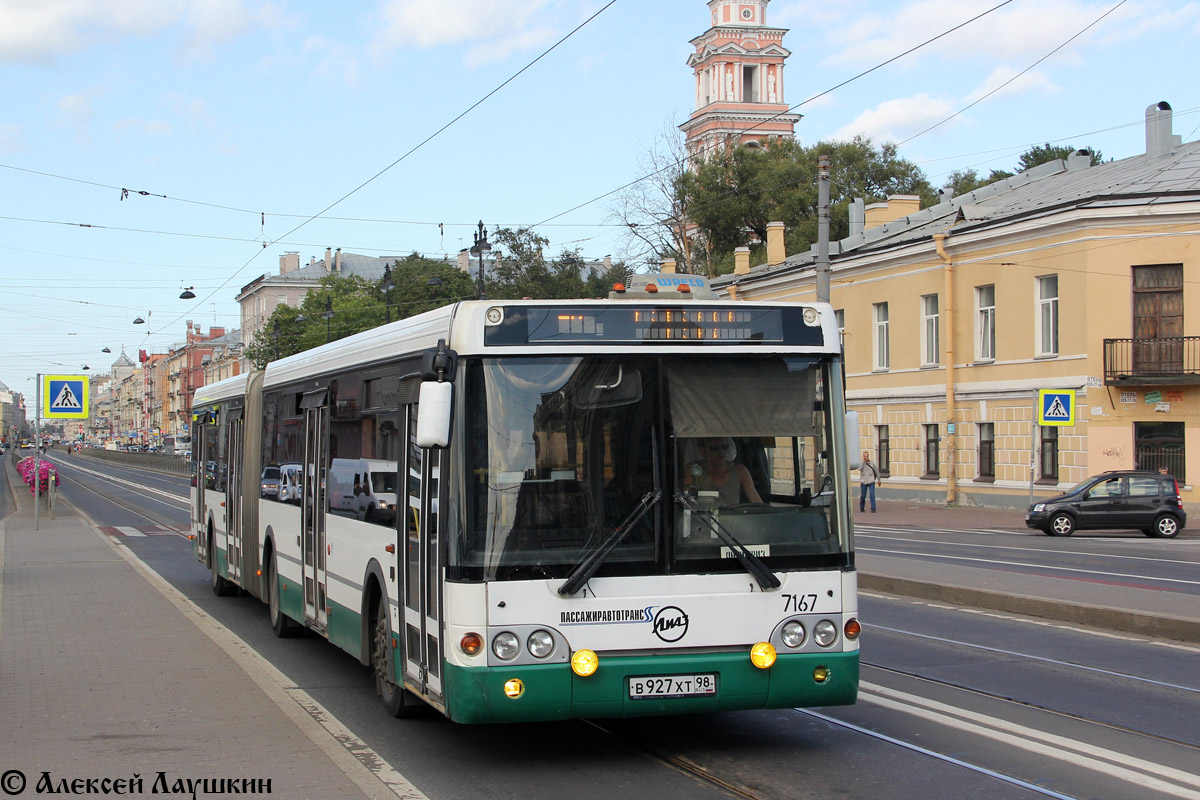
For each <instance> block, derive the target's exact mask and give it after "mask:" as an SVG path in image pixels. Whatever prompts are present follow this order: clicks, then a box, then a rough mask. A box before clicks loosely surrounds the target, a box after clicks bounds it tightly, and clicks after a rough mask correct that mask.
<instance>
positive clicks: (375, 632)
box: [371, 595, 424, 718]
mask: <svg viewBox="0 0 1200 800" xmlns="http://www.w3.org/2000/svg"><path fill="white" fill-rule="evenodd" d="M391 646H392V631H391V626H390V625H389V624H388V607H387V598H386V597H384V596H383V595H380V597H379V602H378V603H377V604H376V607H375V624H374V626H373V628H372V636H371V670H372V671H373V672H374V673H375V693H376V694H378V695H379V699H380V700H381V701H383V707H384V709H385V710H386V711H387V713H388V714H389V715H390V716H393V717H401V718H403V717H411V716H412V715H413V714H414V713H416V712H417V711H418V710H419V709H420V708H421V706H422V705H424V703H422V702H421V701H420V700H418V699H417V698H416V697H413V695H412V694H410V693H409V691H408V690H407V689H405V688H404V687H403V686H399V685H397V684H396V683H395V681H394V677H393V673H392V669H391V664H392V660H391V659H390V658H388V652H389V649H390V648H391Z"/></svg>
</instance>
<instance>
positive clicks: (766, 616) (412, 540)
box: [192, 275, 859, 723]
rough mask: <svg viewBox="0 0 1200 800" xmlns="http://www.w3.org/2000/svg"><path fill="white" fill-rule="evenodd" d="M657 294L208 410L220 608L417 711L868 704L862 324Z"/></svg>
mask: <svg viewBox="0 0 1200 800" xmlns="http://www.w3.org/2000/svg"><path fill="white" fill-rule="evenodd" d="M638 277H639V278H640V279H641V281H640V285H639V286H637V287H631V288H630V289H629V290H628V291H624V292H623V293H622V292H614V294H613V295H612V296H610V299H608V300H569V301H568V300H554V301H551V300H546V301H538V300H519V301H518V300H505V301H489V300H479V301H467V302H461V303H457V304H454V305H451V306H447V307H445V308H441V309H438V310H435V311H431V312H428V313H425V314H422V315H419V316H416V317H411V318H409V319H405V320H401V321H398V322H393V323H390V324H387V325H383V326H380V327H378V328H375V329H373V330H370V331H366V332H364V333H360V334H357V335H354V336H351V337H348V338H346V339H343V340H340V341H337V342H333V343H330V344H327V345H324V346H322V347H318V348H315V349H313V350H309V351H307V352H304V353H299V354H297V355H293V356H289V357H287V358H284V359H281V360H279V361H275V362H272V363H270V364H268V365H267V367H266V369H264V370H261V371H255V372H251V373H249V374H246V375H241V376H238V377H236V378H231V379H228V380H225V381H222V382H220V383H217V384H213V385H211V386H206V387H204V388H202V389H200V390H198V391H197V392H196V396H195V398H194V400H193V412H194V423H195V425H194V428H193V431H192V433H193V451H194V456H193V458H194V462H195V467H196V473H195V492H194V497H193V523H194V533H195V535H194V542H195V547H196V555H197V558H198V559H199V560H200V561H201V562H202V563H204V564H205V565H206V566H207V567H208V568H209V570H210V571H211V574H212V582H213V589H214V591H216V592H217V593H218V594H225V593H228V592H230V591H231V590H234V589H236V588H239V587H240V588H241V589H244V590H246V591H248V592H250V593H251V594H253V595H255V596H257V597H259V598H261V599H262V600H264V601H265V602H266V603H267V605H268V607H269V616H270V620H271V624H272V626H273V628H274V630H275V632H276V633H277V634H278V635H280V636H284V635H287V634H288V633H290V632H292V631H293V630H297V629H300V628H307V629H309V630H311V631H313V632H315V633H316V634H318V635H320V636H323V637H326V638H327V639H328V640H329V641H330V642H332V643H333V644H335V645H337V646H338V647H340V648H342V649H344V650H345V651H347V652H348V653H350V654H351V655H352V656H354V657H355V658H357V659H358V660H359V662H360V663H361V664H363V665H366V666H369V667H371V668H372V670H373V671H374V674H375V682H376V689H377V691H378V693H379V695H380V696H381V698H382V700H383V703H384V705H385V706H386V708H387V710H388V711H389V712H390V713H391V714H394V715H396V716H404V715H406V714H408V713H409V712H411V711H412V710H413V709H415V708H420V707H422V706H425V705H428V706H432V707H434V708H436V709H438V710H439V711H440V712H441V713H443V714H445V715H446V716H447V717H449V718H450V719H452V720H456V721H460V722H469V723H474V722H502V721H531V720H551V719H564V718H571V717H620V716H639V715H650V714H676V713H696V712H705V711H717V710H731V709H749V708H782V707H793V706H829V705H839V704H848V703H853V702H854V701H855V699H856V696H857V691H858V634H859V623H858V620H857V612H858V609H857V605H858V601H857V592H856V587H857V577H856V573H855V569H854V550H853V530H852V525H851V505H850V504H851V497H850V490H849V485H848V480H849V475H848V473H849V471H850V469H852V468H853V467H854V466H856V463H855V460H856V458H857V453H858V429H857V422H856V419H855V417H854V416H853V414H850V415H847V413H846V411H845V400H844V395H843V373H842V356H841V345H840V341H839V334H838V329H837V326H836V323H835V320H834V314H833V310H832V308H831V307H829V306H828V305H827V304H798V303H763V302H732V301H722V300H718V299H716V298H715V297H714V296H713V295H712V293H711V290H709V289H708V287H707V282H706V281H704V279H702V278H695V277H692V276H676V275H661V276H638ZM335 461H336V466H335ZM381 462H383V463H382V464H381ZM360 464H361V465H364V466H362V467H361V468H356V465H360ZM368 466H369V469H368ZM331 468H335V469H336V470H337V474H336V475H333V476H331V475H330V470H331ZM381 472H384V473H386V472H391V473H392V474H391V475H383V476H381V475H380V474H379V473H381ZM331 492H335V493H336V499H335V501H334V502H333V503H331V502H330V494H331ZM351 498H357V499H358V502H357V503H355V502H352V500H351Z"/></svg>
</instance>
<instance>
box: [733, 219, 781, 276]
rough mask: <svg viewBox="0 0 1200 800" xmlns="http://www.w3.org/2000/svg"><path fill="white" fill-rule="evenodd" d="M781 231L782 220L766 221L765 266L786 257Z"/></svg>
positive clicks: (774, 263) (779, 262) (779, 261)
mask: <svg viewBox="0 0 1200 800" xmlns="http://www.w3.org/2000/svg"><path fill="white" fill-rule="evenodd" d="M783 231H784V226H783V223H782V222H768V223H767V266H769V267H773V266H775V265H777V264H782V263H783V260H784V259H785V258H787V247H786V246H784V243H783ZM735 252H736V251H735ZM735 258H736V257H735Z"/></svg>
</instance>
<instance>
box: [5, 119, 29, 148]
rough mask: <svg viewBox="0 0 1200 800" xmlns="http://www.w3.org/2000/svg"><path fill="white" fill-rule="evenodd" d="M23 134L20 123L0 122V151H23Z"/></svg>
mask: <svg viewBox="0 0 1200 800" xmlns="http://www.w3.org/2000/svg"><path fill="white" fill-rule="evenodd" d="M24 134H25V131H24V130H23V129H22V128H21V126H20V125H15V124H12V123H0V153H23V152H25V141H24V138H25V136H24Z"/></svg>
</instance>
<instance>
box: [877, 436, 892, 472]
mask: <svg viewBox="0 0 1200 800" xmlns="http://www.w3.org/2000/svg"><path fill="white" fill-rule="evenodd" d="M875 441H877V442H878V443H879V452H878V453H876V455H875V466H876V467H878V468H879V474H880V476H881V477H887V476H888V475H890V474H891V473H892V439H891V434H890V433H889V432H888V426H887V425H876V426H875Z"/></svg>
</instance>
